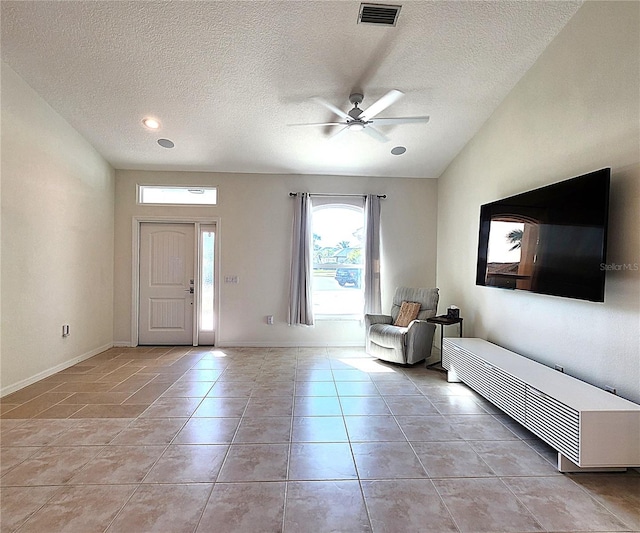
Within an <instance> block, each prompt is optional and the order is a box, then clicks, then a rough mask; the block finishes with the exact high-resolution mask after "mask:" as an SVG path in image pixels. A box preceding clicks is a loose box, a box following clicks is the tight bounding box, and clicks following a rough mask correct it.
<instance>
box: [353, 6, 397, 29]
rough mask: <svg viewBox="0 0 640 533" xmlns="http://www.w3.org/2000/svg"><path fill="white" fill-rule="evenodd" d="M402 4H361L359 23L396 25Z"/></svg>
mask: <svg viewBox="0 0 640 533" xmlns="http://www.w3.org/2000/svg"><path fill="white" fill-rule="evenodd" d="M401 7H402V6H390V5H383V4H360V13H359V14H358V24H375V25H377V26H395V25H396V22H397V20H398V14H399V13H400V8H401Z"/></svg>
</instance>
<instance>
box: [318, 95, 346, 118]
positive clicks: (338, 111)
mask: <svg viewBox="0 0 640 533" xmlns="http://www.w3.org/2000/svg"><path fill="white" fill-rule="evenodd" d="M313 100H315V101H316V102H318V103H319V104H320V105H323V106H324V107H326V108H327V109H328V110H329V111H333V112H334V113H335V114H336V115H338V116H339V117H342V118H345V119H350V118H351V117H350V116H349V115H347V113H345V112H344V111H342V109H340V108H338V107H336V106H334V105H333V104H332V103H330V102H327V101H326V100H323V99H322V98H320V97H319V96H315V97H314V98H313Z"/></svg>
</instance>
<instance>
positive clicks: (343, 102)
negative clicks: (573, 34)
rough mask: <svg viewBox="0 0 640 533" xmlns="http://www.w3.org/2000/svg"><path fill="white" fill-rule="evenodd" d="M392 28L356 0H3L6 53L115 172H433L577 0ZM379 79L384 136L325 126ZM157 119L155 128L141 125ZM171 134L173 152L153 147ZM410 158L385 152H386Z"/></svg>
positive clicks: (462, 4)
mask: <svg viewBox="0 0 640 533" xmlns="http://www.w3.org/2000/svg"><path fill="white" fill-rule="evenodd" d="M394 3H398V4H400V3H402V10H401V12H400V16H399V19H398V24H397V26H396V27H377V26H371V25H362V24H357V16H358V10H359V6H360V2H354V1H350V0H348V1H312V0H305V1H294V0H290V1H262V2H258V1H234V0H230V1H211V2H195V1H182V2H149V1H134V2H127V1H106V2H102V1H81V2H74V1H51V2H42V1H37V2H36V1H29V2H25V1H18V2H12V1H6V0H3V1H2V2H1V9H2V13H1V16H2V18H1V23H2V26H1V39H2V40H1V45H2V46H1V50H2V59H3V60H4V61H5V62H6V63H7V64H9V65H10V66H11V67H12V68H13V69H14V70H15V71H16V72H17V73H18V74H19V75H20V76H21V77H22V78H23V79H24V80H25V81H26V82H27V83H28V84H29V85H30V86H31V87H33V88H34V89H35V90H36V91H37V92H38V93H39V94H40V95H41V96H42V97H43V98H44V99H45V100H46V101H47V102H48V103H49V104H50V105H51V106H52V107H53V108H54V109H56V111H58V113H60V114H61V115H62V116H63V117H64V118H65V119H66V120H67V121H68V122H69V123H70V124H71V125H72V126H73V127H75V128H76V129H77V130H78V131H79V132H80V133H81V134H82V135H83V136H84V137H85V138H86V139H88V140H89V141H90V142H91V143H92V144H93V145H94V146H95V148H96V149H97V150H98V151H99V152H100V153H101V154H102V155H103V156H104V157H105V158H106V159H107V160H108V161H109V162H110V163H111V164H112V165H113V166H114V167H115V168H118V169H161V170H202V171H216V172H258V173H287V174H289V173H300V174H338V175H363V176H403V177H428V178H432V177H438V176H439V175H440V174H441V173H442V171H443V170H444V169H445V168H446V166H447V165H448V164H449V163H450V162H451V160H452V159H453V158H454V157H455V155H456V154H457V153H458V152H459V151H460V149H461V148H462V147H463V146H464V145H465V144H466V143H467V142H468V141H469V139H471V137H473V135H474V134H475V133H476V132H477V131H478V129H479V128H480V126H481V125H482V124H483V123H484V121H485V120H486V119H487V118H488V117H489V116H490V115H491V113H492V112H493V110H494V109H495V108H496V107H497V105H498V104H499V103H500V102H501V101H502V99H503V98H504V97H505V96H506V95H507V94H508V93H509V91H510V90H511V88H512V87H513V86H514V85H515V84H516V83H517V82H518V80H519V79H520V78H521V77H522V76H523V75H524V74H525V72H526V71H527V70H528V69H529V68H530V67H531V65H532V64H533V63H534V62H535V60H536V59H537V58H538V57H539V55H540V54H541V53H542V51H543V50H544V49H545V47H546V46H547V45H548V44H549V43H550V41H551V40H552V39H553V38H554V37H555V35H557V33H558V32H559V31H560V30H561V29H562V28H563V27H564V25H565V24H566V23H567V22H568V20H569V19H570V18H571V16H572V15H573V14H574V13H575V12H576V10H577V9H578V8H579V7H580V2H578V1H565V0H561V1H559V2H553V1H545V2H541V1H526V0H522V1H520V0H519V1H502V0H499V1H493V2H484V1H470V2H466V1H416V0H411V1H407V0H405V1H404V2H394ZM355 89H360V90H361V91H362V92H364V95H365V100H364V102H363V104H362V107H363V108H366V107H367V106H368V105H370V104H371V103H373V102H374V101H375V100H376V99H378V98H379V97H381V96H382V95H383V94H385V93H386V92H387V91H389V90H390V89H399V90H401V91H403V92H404V93H405V96H404V98H403V99H401V100H400V101H399V102H397V103H395V104H394V105H393V106H392V107H389V108H388V109H387V110H385V111H384V112H382V113H381V114H380V115H379V117H380V118H382V117H402V116H411V115H429V116H430V117H431V120H430V122H429V123H428V124H404V125H396V126H384V127H382V126H381V127H380V128H379V129H380V130H381V131H383V132H384V133H385V134H386V135H387V136H388V137H389V138H390V141H389V142H387V143H380V142H378V141H377V140H375V139H373V138H371V137H369V136H367V135H365V134H363V133H356V132H347V133H346V134H345V135H342V136H340V137H338V138H335V139H330V138H329V137H330V135H331V132H332V130H331V128H328V127H317V128H312V127H307V128H295V127H291V126H288V124H294V123H306V122H326V121H333V120H335V118H336V117H335V116H334V115H333V114H332V113H331V111H329V110H328V109H326V108H324V107H322V106H320V105H318V103H317V102H315V101H313V100H311V97H313V96H320V97H322V98H323V99H325V100H328V101H330V102H332V103H334V104H335V105H337V106H338V107H340V108H341V109H343V110H345V111H348V110H349V109H350V104H349V101H348V97H349V94H350V93H351V92H353V90H355ZM145 116H154V117H157V118H158V119H159V120H160V121H161V123H162V127H161V130H160V131H158V132H150V131H149V130H146V129H145V128H143V127H142V126H141V120H142V119H143V118H144V117H145ZM158 138H168V139H171V140H172V141H173V142H174V143H175V148H173V149H165V148H161V147H160V146H159V145H158V144H157V143H156V140H157V139H158ZM398 145H403V146H406V147H407V152H406V153H405V154H404V155H402V156H393V155H391V153H390V151H391V148H393V147H394V146H398Z"/></svg>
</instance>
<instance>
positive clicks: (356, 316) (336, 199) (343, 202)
mask: <svg viewBox="0 0 640 533" xmlns="http://www.w3.org/2000/svg"><path fill="white" fill-rule="evenodd" d="M330 208H338V209H349V210H353V211H357V212H359V213H360V214H361V216H362V225H363V230H364V223H365V204H364V197H360V196H354V197H345V196H316V197H313V196H312V198H311V217H312V222H311V232H312V234H313V233H314V231H313V230H314V223H315V221H314V218H313V217H314V214H315V213H316V211H318V210H319V209H330ZM361 244H362V245H361V249H362V263H360V264H359V265H360V269H361V280H362V282H361V285H360V288H359V289H357V290H358V291H360V293H361V295H362V309H361V310H360V311H359V312H357V313H352V312H350V313H323V312H321V311H320V312H319V311H318V310H317V309H316V308H315V302H316V298H315V293H316V290H315V289H314V288H313V280H312V299H313V301H314V311H313V315H314V318H315V319H316V320H320V321H322V320H332V321H358V322H362V321H363V320H364V296H365V295H364V273H365V266H366V265H365V261H366V253H365V241H364V239H363V240H362V241H361ZM311 246H312V249H311V254H312V255H313V252H314V250H313V240H312V242H311ZM354 266H355V264H354ZM336 268H338V267H336ZM315 270H316V269H315V267H314V268H312V272H311V277H312V278H313V277H314V272H315Z"/></svg>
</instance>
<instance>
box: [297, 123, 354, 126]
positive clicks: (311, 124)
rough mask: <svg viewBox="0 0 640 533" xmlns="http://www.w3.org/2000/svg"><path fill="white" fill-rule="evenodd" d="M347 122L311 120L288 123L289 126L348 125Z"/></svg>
mask: <svg viewBox="0 0 640 533" xmlns="http://www.w3.org/2000/svg"><path fill="white" fill-rule="evenodd" d="M346 125H347V123H346V122H310V123H308V124H287V126H346Z"/></svg>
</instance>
